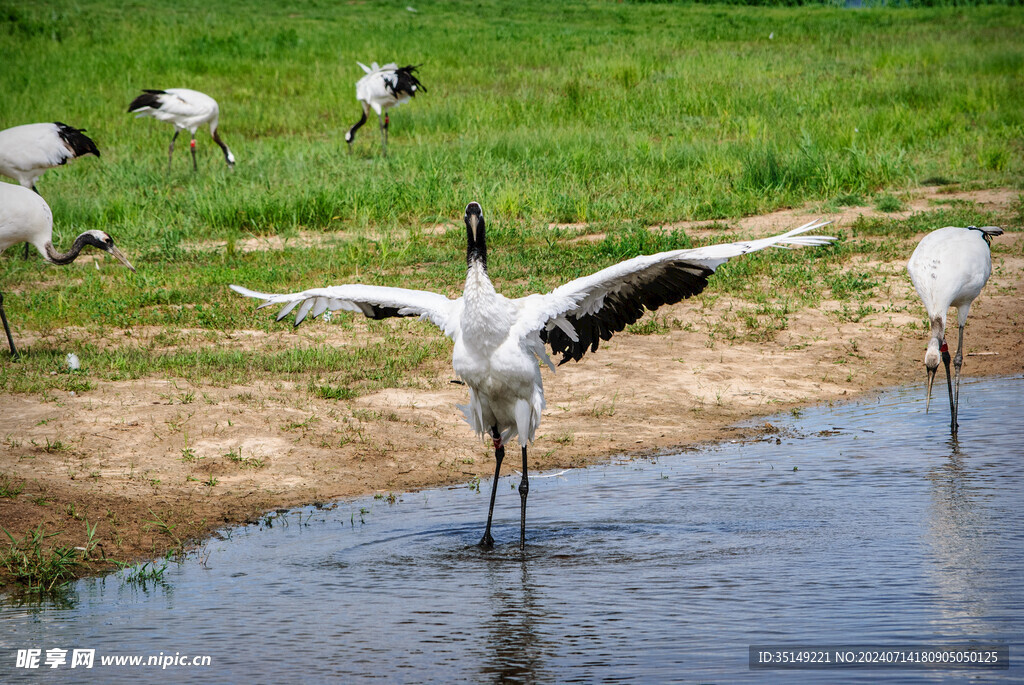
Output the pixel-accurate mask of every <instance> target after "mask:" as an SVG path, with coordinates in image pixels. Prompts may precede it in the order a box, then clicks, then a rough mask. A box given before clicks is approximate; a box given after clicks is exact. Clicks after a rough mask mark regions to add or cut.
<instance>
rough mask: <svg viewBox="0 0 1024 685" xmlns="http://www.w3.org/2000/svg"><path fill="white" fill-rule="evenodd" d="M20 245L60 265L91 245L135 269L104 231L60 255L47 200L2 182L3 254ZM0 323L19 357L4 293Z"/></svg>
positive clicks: (90, 233) (85, 235)
mask: <svg viewBox="0 0 1024 685" xmlns="http://www.w3.org/2000/svg"><path fill="white" fill-rule="evenodd" d="M20 242H27V243H31V244H32V245H34V246H35V248H36V249H37V250H39V254H41V255H43V259H45V260H46V261H48V262H50V263H51V264H59V265H63V264H70V263H71V262H73V261H75V260H76V259H77V258H78V254H79V253H80V252H81V251H82V249H83V248H84V247H85V246H86V245H92V246H93V247H96V248H99V249H100V250H103V251H105V252H109V253H110V254H112V255H114V257H116V258H117V259H118V260H119V261H120V262H121V263H122V264H124V265H125V266H127V267H128V268H129V269H131V270H132V271H135V267H133V266H132V265H131V263H129V261H128V259H127V258H126V257H125V256H124V255H123V254H121V251H120V250H118V249H117V248H116V247H114V241H113V240H112V239H111V238H110V236H109V235H107V234H106V233H104V232H103V231H95V230H93V231H86V232H85V233H82V234H81V235H80V236H78V237H77V238H75V242H74V243H73V244H72V245H71V249H70V250H68V251H67V252H58V251H57V249H56V248H55V247H54V246H53V214H52V213H51V212H50V206H49V205H48V204H46V200H44V199H43V198H42V197H40V196H39V194H38V193H33V192H32V191H31V190H29V189H27V188H22V187H21V186H16V185H12V184H10V183H0V252H3V251H4V250H6V249H7V248H8V247H10V246H11V245H15V244H17V243H20ZM0 320H2V321H3V325H4V333H6V334H7V344H8V345H9V346H10V348H11V356H13V357H17V356H18V350H17V348H15V346H14V339H13V338H12V337H11V327H10V326H9V325H8V323H7V313H6V312H5V311H4V296H3V293H0Z"/></svg>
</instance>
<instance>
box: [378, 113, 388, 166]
mask: <svg viewBox="0 0 1024 685" xmlns="http://www.w3.org/2000/svg"><path fill="white" fill-rule="evenodd" d="M385 116H387V115H385ZM377 120H378V121H379V122H380V144H381V147H382V148H384V156H385V157H387V156H388V127H387V124H385V123H384V117H382V116H381V115H379V114H378V115H377Z"/></svg>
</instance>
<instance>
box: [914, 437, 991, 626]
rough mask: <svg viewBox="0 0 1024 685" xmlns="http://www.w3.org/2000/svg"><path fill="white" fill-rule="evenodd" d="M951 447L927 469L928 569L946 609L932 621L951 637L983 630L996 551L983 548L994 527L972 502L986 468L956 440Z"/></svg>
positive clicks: (988, 611)
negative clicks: (989, 532) (928, 490)
mask: <svg viewBox="0 0 1024 685" xmlns="http://www.w3.org/2000/svg"><path fill="white" fill-rule="evenodd" d="M947 445H948V447H947V449H948V450H949V456H948V457H947V458H946V459H944V460H941V461H939V462H938V463H937V465H936V466H935V467H934V468H933V469H932V470H931V471H930V472H929V473H928V479H929V480H930V481H931V484H932V492H931V499H932V505H931V510H930V512H929V516H928V518H927V521H928V534H927V540H928V543H929V545H930V546H931V550H932V552H933V558H932V560H931V561H932V563H931V564H929V565H928V566H927V567H926V569H927V571H928V576H929V579H930V580H931V581H932V583H934V585H935V590H936V592H938V593H939V594H940V596H941V601H939V602H938V603H937V605H938V606H940V607H941V608H942V611H941V617H939V616H936V617H935V618H934V619H933V620H932V625H933V626H934V627H935V629H936V630H939V631H942V632H947V630H949V632H950V634H951V635H956V634H964V633H970V634H980V633H982V632H983V631H984V630H985V628H986V623H985V620H984V619H985V617H987V616H989V615H990V614H991V611H992V607H991V606H990V602H989V598H990V595H989V592H988V591H987V587H986V585H987V584H988V582H987V579H988V578H989V577H990V574H989V569H988V562H989V561H991V560H992V555H990V554H987V553H986V549H985V547H986V545H987V544H991V542H992V541H991V540H989V541H986V540H985V532H986V530H993V529H994V528H993V526H992V525H991V523H992V522H991V521H989V520H987V517H986V515H985V513H984V511H983V510H980V509H978V508H977V507H975V503H974V500H975V498H976V497H977V496H978V493H977V491H978V489H979V488H980V489H982V490H984V489H985V483H984V475H983V474H982V473H981V469H982V468H984V467H983V466H981V465H975V464H972V462H975V461H976V460H972V459H971V457H970V456H968V455H966V454H964V453H963V452H962V451H961V449H960V446H959V445H958V444H957V443H956V442H952V441H951V442H950V443H947ZM976 483H977V484H978V485H976ZM995 528H996V529H997V528H998V526H996V527H995ZM950 628H951V630H950Z"/></svg>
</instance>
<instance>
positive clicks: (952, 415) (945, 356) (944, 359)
mask: <svg viewBox="0 0 1024 685" xmlns="http://www.w3.org/2000/svg"><path fill="white" fill-rule="evenodd" d="M942 347H943V349H942V363H943V364H944V365H945V367H946V387H947V388H948V389H949V416H950V423H949V429H950V431H952V433H953V439H954V440H955V439H956V405H954V404H953V381H952V379H951V377H950V375H949V349H948V348H947V347H946V345H945V343H943V345H942Z"/></svg>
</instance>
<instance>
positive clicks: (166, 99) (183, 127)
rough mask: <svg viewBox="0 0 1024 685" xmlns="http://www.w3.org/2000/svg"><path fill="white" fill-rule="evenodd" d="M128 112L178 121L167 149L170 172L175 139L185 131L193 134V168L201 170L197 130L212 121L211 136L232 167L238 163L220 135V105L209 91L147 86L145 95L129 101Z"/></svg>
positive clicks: (143, 93)
mask: <svg viewBox="0 0 1024 685" xmlns="http://www.w3.org/2000/svg"><path fill="white" fill-rule="evenodd" d="M128 112H129V113H132V112H137V113H138V114H137V115H136V117H135V118H136V119H138V118H139V117H153V118H154V119H159V120H160V121H166V122H168V123H170V124H174V137H173V138H171V148H170V150H169V151H168V153H167V171H168V173H170V171H171V160H172V159H173V158H174V141H176V140H177V139H178V134H179V133H181V132H182V131H188V132H189V133H191V134H192V140H191V142H190V144H189V145H190V147H191V149H192V170H193V171H198V170H199V165H198V164H197V163H196V130H197V129H198V128H199V127H200V126H202V125H203V124H209V125H210V136H212V137H213V142H215V143H217V145H220V149H221V151H223V152H224V161H226V162H227V163H228V167H229V168H231V167H234V166H235V156H234V155H233V154H231V150H229V149H228V146H227V145H226V144H225V143H224V141H223V140H221V139H220V133H218V132H217V125H218V123H219V119H220V107H219V106H218V105H217V101H216V100H214V99H213V98H212V97H210V96H209V95H206V94H205V93H200V92H199V91H198V90H189V89H188V88H168V89H167V90H143V91H142V95H139V96H138V97H137V98H135V99H134V100H132V103H131V104H130V105H128Z"/></svg>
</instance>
